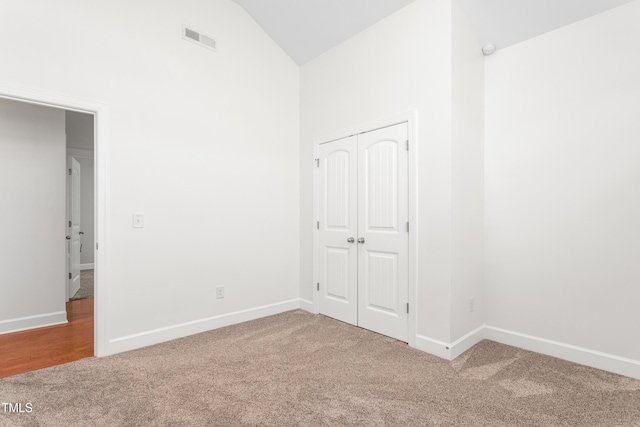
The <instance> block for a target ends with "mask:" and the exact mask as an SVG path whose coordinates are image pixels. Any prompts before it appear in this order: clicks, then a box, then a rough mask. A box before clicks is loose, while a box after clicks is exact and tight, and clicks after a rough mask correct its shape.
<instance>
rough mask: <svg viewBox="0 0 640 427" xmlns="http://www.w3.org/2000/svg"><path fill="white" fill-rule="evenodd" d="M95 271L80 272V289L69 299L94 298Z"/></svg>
mask: <svg viewBox="0 0 640 427" xmlns="http://www.w3.org/2000/svg"><path fill="white" fill-rule="evenodd" d="M93 271H94V270H93V269H91V270H82V271H80V289H78V292H76V293H75V295H74V296H73V297H71V298H69V299H71V300H79V299H85V298H93Z"/></svg>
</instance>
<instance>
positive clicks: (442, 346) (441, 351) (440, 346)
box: [415, 335, 451, 360]
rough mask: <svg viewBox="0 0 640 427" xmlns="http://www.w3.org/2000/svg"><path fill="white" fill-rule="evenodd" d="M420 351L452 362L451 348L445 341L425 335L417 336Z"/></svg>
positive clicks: (417, 346)
mask: <svg viewBox="0 0 640 427" xmlns="http://www.w3.org/2000/svg"><path fill="white" fill-rule="evenodd" d="M415 348H417V349H418V350H422V351H424V352H425V353H429V354H433V355H434V356H438V357H441V358H443V359H446V360H451V347H449V344H448V343H446V342H444V341H439V340H435V339H433V338H429V337H425V336H424V335H416V346H415Z"/></svg>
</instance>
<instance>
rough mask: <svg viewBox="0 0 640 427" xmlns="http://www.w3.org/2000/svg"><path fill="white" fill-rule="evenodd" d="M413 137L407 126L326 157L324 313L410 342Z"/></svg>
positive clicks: (351, 141)
mask: <svg viewBox="0 0 640 427" xmlns="http://www.w3.org/2000/svg"><path fill="white" fill-rule="evenodd" d="M407 135H408V133H407V124H406V123H402V124H398V125H394V126H390V127H386V128H382V129H378V130H375V131H371V132H366V133H363V134H360V135H358V136H352V137H349V138H345V139H341V140H338V141H333V142H329V143H326V144H322V145H321V146H320V150H319V158H320V172H319V177H320V179H319V220H320V229H319V244H320V249H319V257H318V261H319V281H320V286H319V287H320V304H319V307H320V313H322V314H326V315H328V316H331V317H334V318H336V319H339V320H342V321H345V322H348V323H351V324H354V325H358V326H361V327H363V328H366V329H369V330H372V331H375V332H378V333H381V334H384V335H387V336H390V337H393V338H396V339H399V340H402V341H407V339H408V314H407V303H408V286H409V282H408V266H409V261H408V253H409V233H408V228H407V227H408V220H409V219H408V216H409V209H408V205H409V198H408V154H407ZM338 301H339V302H340V303H341V304H338ZM337 307H339V310H338V309H337Z"/></svg>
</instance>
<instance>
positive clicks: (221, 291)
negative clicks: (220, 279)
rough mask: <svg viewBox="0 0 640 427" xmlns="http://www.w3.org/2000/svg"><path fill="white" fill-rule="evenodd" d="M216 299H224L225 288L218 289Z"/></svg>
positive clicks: (219, 287)
mask: <svg viewBox="0 0 640 427" xmlns="http://www.w3.org/2000/svg"><path fill="white" fill-rule="evenodd" d="M216 298H217V299H220V298H224V286H218V287H217V288H216Z"/></svg>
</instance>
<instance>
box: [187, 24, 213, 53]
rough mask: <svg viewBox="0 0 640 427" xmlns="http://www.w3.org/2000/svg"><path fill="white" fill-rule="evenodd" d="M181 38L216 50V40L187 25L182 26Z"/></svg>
mask: <svg viewBox="0 0 640 427" xmlns="http://www.w3.org/2000/svg"><path fill="white" fill-rule="evenodd" d="M182 38H183V39H185V40H189V41H190V42H194V43H198V44H199V45H200V46H204V47H206V48H209V49H211V50H216V41H215V40H214V39H212V38H211V37H209V36H205V35H204V34H202V33H200V32H198V31H196V30H194V29H192V28H187V27H182Z"/></svg>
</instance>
